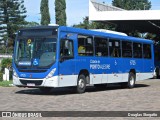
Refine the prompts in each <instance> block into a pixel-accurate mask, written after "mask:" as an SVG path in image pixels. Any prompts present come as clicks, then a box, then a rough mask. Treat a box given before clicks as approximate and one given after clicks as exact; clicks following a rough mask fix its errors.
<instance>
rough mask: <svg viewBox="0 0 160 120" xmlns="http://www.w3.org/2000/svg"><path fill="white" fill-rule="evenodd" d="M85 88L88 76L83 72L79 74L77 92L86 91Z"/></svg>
mask: <svg viewBox="0 0 160 120" xmlns="http://www.w3.org/2000/svg"><path fill="white" fill-rule="evenodd" d="M85 90H86V77H85V76H84V75H83V74H81V75H79V77H78V80H77V88H76V91H77V93H84V92H85Z"/></svg>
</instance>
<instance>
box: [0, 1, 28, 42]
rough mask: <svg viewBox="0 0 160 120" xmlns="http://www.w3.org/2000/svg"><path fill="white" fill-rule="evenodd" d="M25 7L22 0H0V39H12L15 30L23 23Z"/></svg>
mask: <svg viewBox="0 0 160 120" xmlns="http://www.w3.org/2000/svg"><path fill="white" fill-rule="evenodd" d="M26 12H27V11H26V8H25V6H24V0H1V2H0V37H1V40H13V39H14V38H15V33H16V31H17V30H18V29H19V28H20V27H21V26H22V25H24V24H25V23H26V22H25V17H26V15H25V13H26Z"/></svg>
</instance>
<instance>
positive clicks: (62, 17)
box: [55, 0, 67, 26]
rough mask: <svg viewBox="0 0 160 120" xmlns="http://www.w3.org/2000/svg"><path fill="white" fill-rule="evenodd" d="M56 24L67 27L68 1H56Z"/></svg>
mask: <svg viewBox="0 0 160 120" xmlns="http://www.w3.org/2000/svg"><path fill="white" fill-rule="evenodd" d="M55 13H56V24H58V25H64V26H66V19H67V17H66V1H65V0H55Z"/></svg>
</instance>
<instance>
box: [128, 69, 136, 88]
mask: <svg viewBox="0 0 160 120" xmlns="http://www.w3.org/2000/svg"><path fill="white" fill-rule="evenodd" d="M135 81H136V77H135V74H134V73H132V72H130V73H129V77H128V85H127V86H128V88H133V87H134V86H135Z"/></svg>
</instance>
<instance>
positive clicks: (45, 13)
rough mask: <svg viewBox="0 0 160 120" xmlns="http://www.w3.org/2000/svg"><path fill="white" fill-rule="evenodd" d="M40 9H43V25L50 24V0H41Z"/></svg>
mask: <svg viewBox="0 0 160 120" xmlns="http://www.w3.org/2000/svg"><path fill="white" fill-rule="evenodd" d="M40 11H41V25H48V24H50V14H49V7H48V0H41V7H40Z"/></svg>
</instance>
